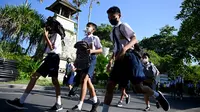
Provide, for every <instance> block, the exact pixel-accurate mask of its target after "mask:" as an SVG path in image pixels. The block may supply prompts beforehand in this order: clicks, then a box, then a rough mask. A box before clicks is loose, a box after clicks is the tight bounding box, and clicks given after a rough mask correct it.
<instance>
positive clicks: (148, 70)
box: [143, 62, 158, 79]
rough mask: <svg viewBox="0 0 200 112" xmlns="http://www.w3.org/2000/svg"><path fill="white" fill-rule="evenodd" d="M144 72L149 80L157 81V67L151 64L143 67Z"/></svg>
mask: <svg viewBox="0 0 200 112" xmlns="http://www.w3.org/2000/svg"><path fill="white" fill-rule="evenodd" d="M143 71H144V74H145V76H146V78H147V79H155V77H156V75H157V72H158V71H157V68H156V66H155V65H154V64H153V63H151V62H149V64H146V65H143Z"/></svg>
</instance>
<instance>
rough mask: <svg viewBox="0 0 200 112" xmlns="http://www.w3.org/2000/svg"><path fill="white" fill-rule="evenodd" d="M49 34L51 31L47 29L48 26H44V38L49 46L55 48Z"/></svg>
mask: <svg viewBox="0 0 200 112" xmlns="http://www.w3.org/2000/svg"><path fill="white" fill-rule="evenodd" d="M48 34H49V32H48V31H47V30H46V28H44V38H45V40H46V41H47V45H48V46H49V48H50V49H51V50H53V46H52V43H51V41H50V40H49V38H48Z"/></svg>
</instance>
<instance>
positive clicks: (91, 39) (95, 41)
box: [82, 34, 102, 50]
mask: <svg viewBox="0 0 200 112" xmlns="http://www.w3.org/2000/svg"><path fill="white" fill-rule="evenodd" d="M82 41H86V42H87V43H88V45H89V46H92V49H93V50H96V49H100V48H102V45H101V42H100V39H99V37H98V36H96V35H93V34H90V35H88V36H86V37H85V38H83V39H82Z"/></svg>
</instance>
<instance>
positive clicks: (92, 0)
mask: <svg viewBox="0 0 200 112" xmlns="http://www.w3.org/2000/svg"><path fill="white" fill-rule="evenodd" d="M93 2H96V3H97V4H100V2H99V0H90V6H89V13H88V22H90V19H91V13H92V4H93Z"/></svg>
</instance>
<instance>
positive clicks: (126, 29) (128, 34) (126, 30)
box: [110, 22, 136, 54]
mask: <svg viewBox="0 0 200 112" xmlns="http://www.w3.org/2000/svg"><path fill="white" fill-rule="evenodd" d="M121 24H123V25H122V26H120V25H121ZM119 26H120V29H119ZM114 28H115V34H116V37H117V39H118V41H119V43H120V45H119V47H120V48H119V50H121V49H122V48H123V47H124V46H125V45H126V44H128V43H129V42H128V41H127V40H126V39H125V38H127V39H128V40H129V41H130V40H131V39H132V37H133V36H136V35H135V32H134V31H133V30H132V28H131V27H130V26H129V25H128V24H127V23H122V22H119V23H118V24H117V25H116V26H114V27H113V30H114ZM113 30H112V32H111V34H110V39H111V41H114V40H113ZM119 30H120V31H121V33H122V34H123V36H125V37H123V36H122V35H121V33H120V31H119ZM133 47H134V46H133ZM117 50H118V49H117V43H116V41H115V43H114V49H113V52H114V53H115V54H116V52H117Z"/></svg>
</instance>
